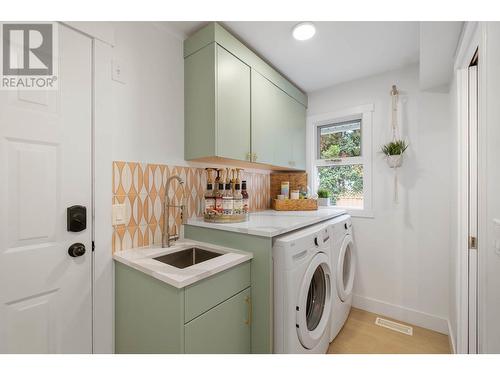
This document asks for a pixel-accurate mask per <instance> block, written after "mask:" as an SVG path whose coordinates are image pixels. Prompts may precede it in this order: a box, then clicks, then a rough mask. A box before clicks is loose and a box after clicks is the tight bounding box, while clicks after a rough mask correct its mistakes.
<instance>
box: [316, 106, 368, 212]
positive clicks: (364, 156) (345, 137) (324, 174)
mask: <svg viewBox="0 0 500 375" xmlns="http://www.w3.org/2000/svg"><path fill="white" fill-rule="evenodd" d="M372 112H373V106H372V105H367V106H362V107H356V108H352V109H349V110H345V111H342V112H338V113H329V114H324V115H317V116H312V117H310V118H308V130H309V132H310V136H311V135H312V137H311V138H312V139H311V142H309V145H310V146H311V147H310V149H311V150H310V152H308V155H309V160H310V162H309V163H308V165H309V175H310V176H311V180H312V181H311V185H312V187H313V189H314V190H315V191H317V190H318V189H319V188H323V189H326V190H328V191H329V192H330V199H331V204H332V205H334V206H336V207H339V208H344V209H347V210H349V211H350V213H351V214H353V215H359V216H371V163H372V156H371V154H372V149H371V121H372Z"/></svg>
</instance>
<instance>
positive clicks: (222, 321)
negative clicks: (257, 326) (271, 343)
mask: <svg viewBox="0 0 500 375" xmlns="http://www.w3.org/2000/svg"><path fill="white" fill-rule="evenodd" d="M250 327H251V290H250V288H248V289H245V290H244V291H242V292H240V293H238V294H236V295H235V296H233V297H231V298H229V299H228V300H226V301H224V302H222V303H221V304H219V305H217V306H215V307H214V308H213V309H211V310H210V311H208V312H206V313H205V314H203V315H201V316H199V317H197V318H196V319H194V320H192V321H190V322H189V323H187V324H186V325H185V328H184V330H185V333H184V335H185V341H184V352H185V353H200V354H203V353H205V354H207V353H230V354H245V353H250V352H251V341H250V340H251V330H250Z"/></svg>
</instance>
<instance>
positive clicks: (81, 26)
mask: <svg viewBox="0 0 500 375" xmlns="http://www.w3.org/2000/svg"><path fill="white" fill-rule="evenodd" d="M59 23H60V24H62V25H64V26H66V27H69V28H70V29H73V30H75V31H76V32H79V33H81V34H83V35H85V36H87V37H89V38H90V39H91V40H92V65H93V68H92V80H93V82H92V138H91V142H92V208H91V212H92V213H91V215H90V217H91V220H92V241H93V244H95V247H94V249H93V251H92V353H93V354H112V353H114V269H113V257H112V252H111V248H112V247H111V241H112V240H111V239H112V234H113V233H112V228H113V226H112V222H111V202H112V191H113V190H112V181H113V180H112V178H113V175H112V161H113V157H112V147H111V145H112V134H113V122H112V121H113V113H112V108H113V103H112V100H111V98H112V83H111V82H112V80H111V74H112V51H113V46H114V34H113V30H112V27H111V26H109V27H108V25H104V24H103V23H100V22H59Z"/></svg>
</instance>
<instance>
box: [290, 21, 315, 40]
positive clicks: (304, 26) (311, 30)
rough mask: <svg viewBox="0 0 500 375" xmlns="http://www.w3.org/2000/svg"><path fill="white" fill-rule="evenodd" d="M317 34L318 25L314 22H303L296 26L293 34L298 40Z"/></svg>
mask: <svg viewBox="0 0 500 375" xmlns="http://www.w3.org/2000/svg"><path fill="white" fill-rule="evenodd" d="M314 34H316V27H315V26H314V24H313V23H312V22H301V23H298V24H297V25H295V26H294V28H293V31H292V35H293V37H294V38H295V39H297V40H307V39H311V38H312V37H313V36H314Z"/></svg>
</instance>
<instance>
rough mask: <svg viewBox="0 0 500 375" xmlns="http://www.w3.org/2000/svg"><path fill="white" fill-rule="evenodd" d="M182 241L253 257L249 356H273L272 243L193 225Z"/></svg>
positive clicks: (265, 239)
mask: <svg viewBox="0 0 500 375" xmlns="http://www.w3.org/2000/svg"><path fill="white" fill-rule="evenodd" d="M184 236H185V238H188V239H192V240H196V241H202V242H208V243H212V244H214V245H219V246H224V247H230V248H232V249H238V250H243V251H245V252H249V253H252V254H253V258H252V263H251V279H252V313H253V319H252V353H272V352H273V287H272V285H273V284H272V283H273V259H272V254H273V251H272V250H273V243H272V239H271V238H268V237H259V236H252V235H249V234H244V233H236V232H228V231H224V230H217V229H211V228H203V227H197V226H192V225H186V226H185V227H184Z"/></svg>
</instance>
